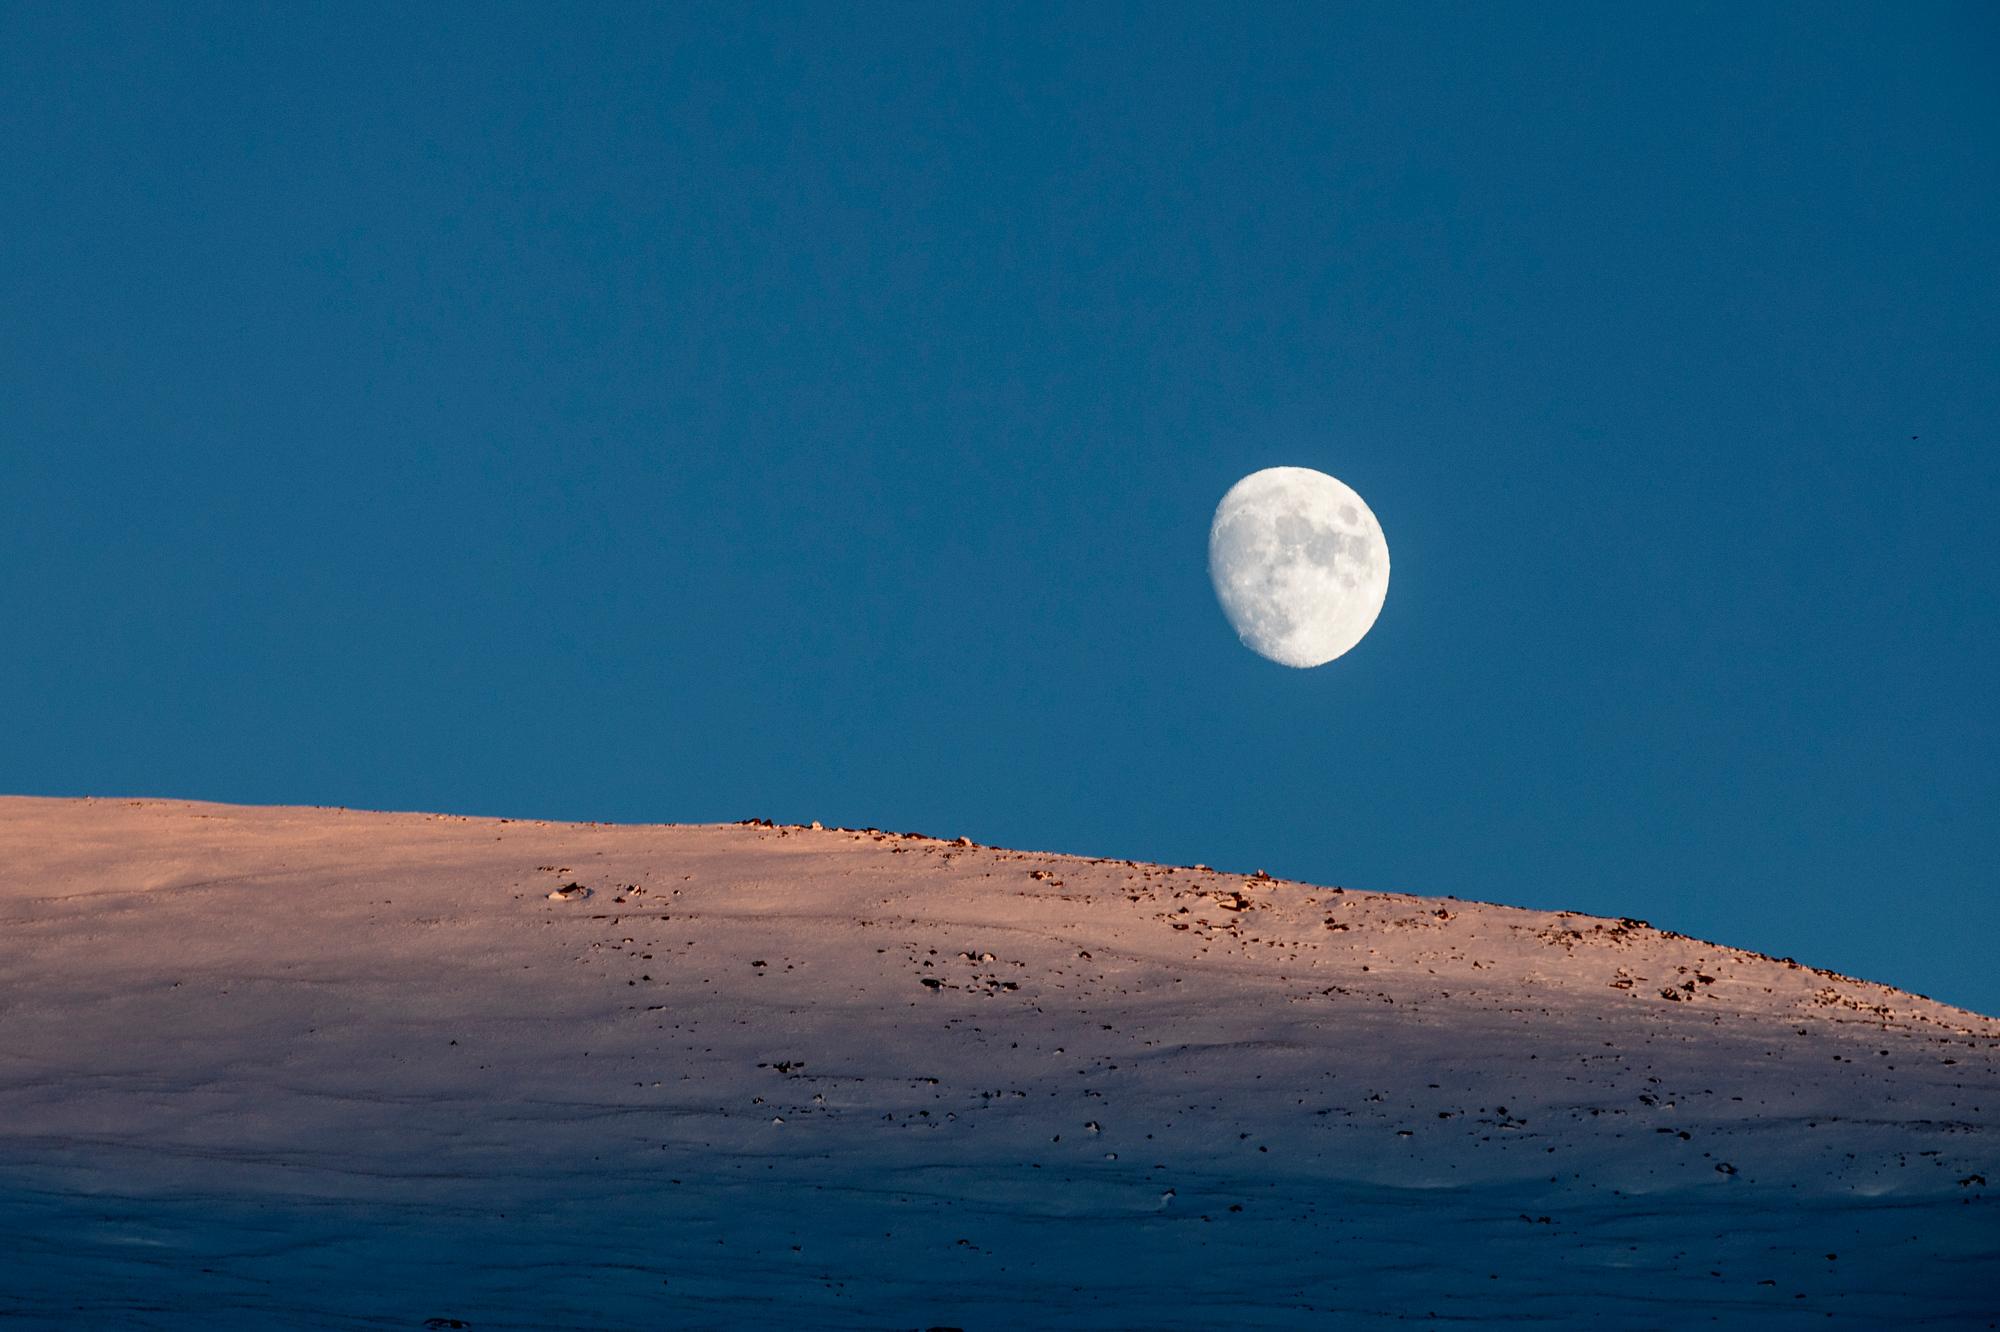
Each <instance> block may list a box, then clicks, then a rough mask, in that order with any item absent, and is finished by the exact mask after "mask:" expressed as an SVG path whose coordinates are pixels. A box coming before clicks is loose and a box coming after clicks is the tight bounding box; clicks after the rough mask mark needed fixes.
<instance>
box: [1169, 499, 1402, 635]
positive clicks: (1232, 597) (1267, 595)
mask: <svg viewBox="0 0 2000 1332" xmlns="http://www.w3.org/2000/svg"><path fill="white" fill-rule="evenodd" d="M1208 576H1209V578H1210V579H1212V580H1213V581H1214V583H1215V599H1216V600H1217V601H1219V602H1221V603H1222V613H1223V614H1224V615H1226V616H1227V617H1229V624H1230V627H1231V628H1233V629H1234V630H1236V636H1237V637H1238V638H1241V639H1242V640H1243V646H1245V647H1247V648H1249V649H1250V650H1251V651H1252V652H1255V653H1256V654H1257V655H1258V656H1260V657H1266V658H1269V659H1270V660H1272V661H1275V662H1278V663H1279V664H1281V665H1285V666H1297V667H1299V668H1301V669H1303V668H1305V667H1309V666H1324V665H1325V664H1326V663H1327V662H1329V661H1332V660H1333V659H1334V658H1335V657H1338V656H1340V655H1341V654H1343V653H1345V652H1347V651H1348V650H1349V649H1351V648H1352V647H1353V646H1354V645H1355V644H1356V643H1359V642H1360V641H1361V640H1362V638H1363V637H1364V636H1365V635H1366V634H1367V633H1368V631H1369V630H1370V629H1371V628H1373V627H1374V625H1375V617H1376V616H1377V615H1380V614H1381V613H1382V599H1383V598H1384V597H1386V596H1387V595H1388V594H1389V543H1388V542H1387V541H1386V540H1385V539H1384V538H1383V536H1382V524H1381V523H1379V522H1377V521H1376V519H1375V514H1374V512H1373V511H1372V510H1371V509H1369V507H1368V505H1367V504H1366V503H1365V502H1364V501H1363V500H1362V498H1361V496H1359V495H1357V494H1355V493H1354V491H1353V490H1351V489H1350V488H1348V486H1346V485H1345V484H1344V483H1342V482H1340V481H1337V480H1335V479H1334V478H1333V477H1330V476H1328V475H1327V474H1326V473H1325V472H1315V471H1314V470H1313V469H1312V468H1310V467H1267V468H1265V469H1264V470H1263V471H1261V472H1252V473H1251V474H1250V475H1248V476H1246V477H1244V478H1243V479H1242V480H1241V481H1238V482H1237V483H1236V484H1235V485H1233V486H1231V487H1230V488H1229V493H1228V494H1226V495H1224V496H1223V497H1222V503H1220V504H1218V505H1216V506H1215V522H1214V524H1213V525H1212V526H1210V528H1209V529H1208Z"/></svg>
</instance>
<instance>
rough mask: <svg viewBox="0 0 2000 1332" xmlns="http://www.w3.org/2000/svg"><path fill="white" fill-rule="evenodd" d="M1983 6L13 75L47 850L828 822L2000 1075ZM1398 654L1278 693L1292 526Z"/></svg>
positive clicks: (215, 52) (27, 650) (1995, 383)
mask: <svg viewBox="0 0 2000 1332" xmlns="http://www.w3.org/2000/svg"><path fill="white" fill-rule="evenodd" d="M1996 60H2000V22H1996V19H1995V17H1994V11H1993V10H1992V9H1991V8H1990V7H1986V6H1979V5H1963V6H1941V5H1907V4H1899V5H1894V6H1889V5H1882V6H1863V5H1837V6H1825V5H1795V6H1784V5H1760V6H1748V7H1745V6H1733V5H1731V6H1724V5H1717V6H1707V7H1704V6H1696V5H1676V6H1666V7H1659V8H1656V9H1652V10H1646V11H1636V10H1634V9H1633V8H1631V7H1613V6H1602V5H1578V6H1569V7H1564V6H1550V5H1535V6H1526V5H1523V6H1512V7H1504V6H1467V5H1400V4H1399V5H1389V4H1381V5H1363V6H1355V7H1347V8H1340V7H1334V6H1328V5H1320V4H1300V5H1268V6H1249V7H1234V8H1218V7H1214V6H1158V5H1148V6H1131V7H1119V6H1111V5H1086V6H1065V7H1047V8H1043V7H1033V6H1025V7H1024V6H1007V7H990V8H974V7H966V6H952V7H939V6H935V5H911V6H887V5H868V6H863V7H860V8H858V9H852V10H850V9H846V8H843V7H836V6H830V5H814V6H806V7H801V8H788V7H784V6H761V7H754V8H753V7H748V6H745V7H725V8H712V9H698V8H694V7H688V6H648V7H636V6H635V7H619V6H587V7H586V6H545V5H544V6H532V5H518V6H504V5H494V6H480V7H478V8H477V9H476V10H474V9H468V8H465V7H456V8H454V7H446V6H418V7H414V8H412V7H409V6H393V7H390V6H384V7H372V6H367V5H340V6H330V5H329V6H319V7H308V6H270V7H266V8H262V9H258V8H253V7H247V6H240V5H229V6H200V5H190V6H175V7H172V8H161V7H159V6H130V7H123V6H118V5H114V4H102V5H89V6H55V5H35V6H30V5H13V6H8V7H6V8H5V9H4V10H0V125H4V136H0V217H4V218H5V219H6V220H5V223H4V232H3V233H0V239H4V243H3V244H0V625H4V627H5V630H6V643H5V651H4V652H0V708H4V720H5V730H6V732H7V733H8V734H7V739H6V741H5V743H4V744H0V789H4V790H7V791H12V792H19V793H39V794H82V793H117V794H127V793H136V794H153V795H170V796H185V797H196V798H203V799H215V800H230V801H245V802H301V803H313V804H347V805H355V806H376V807H395V808H422V809H438V810H452V811H460V812H468V813H493V814H505V815H516V816H547V817H558V818H575V819H607V820H712V819H733V818H741V817H746V816H753V815H769V816H771V817H774V818H778V819H781V820H795V821H804V820H809V819H815V818H817V819H822V820H825V821H827V822H829V823H849V824H875V825H881V826H885V827H892V828H899V829H900V828H907V829H919V830H925V831H932V832H937V833H941V834H948V835H957V834H960V833H964V834H968V835H970V836H973V837H975V838H977V839H979V840H981V841H988V842H996V843H1004V844H1012V845H1021V846H1030V847H1041V848H1052V849H1059V850H1065V851H1076V852H1086V853H1093V854H1111V855H1120V856H1133V857H1143V858H1150V859H1162V860H1168V861H1176V862H1189V861H1197V860H1199V861H1205V862H1208V863H1212V864H1216V865H1220V866H1226V867H1233V868H1242V869H1249V868H1252V867H1264V868H1267V869H1269V870H1270V871H1271V872H1273V873H1275V874H1281V875H1286V876H1294V877H1300V878H1306V879H1312V880H1317V881H1321V882H1333V883H1342V884H1347V885H1350V886H1356V887H1367V888H1382V889H1402V890H1410V891H1419V892H1428V893H1450V894H1457V895H1460V896H1465V897H1477V898H1484V899H1490V900H1497V901H1505V902H1512V903H1517V904H1521V905H1529V906H1544V907H1573V908H1578V909H1584V910H1590V911H1595V912H1601V913H1607V914H1613V915H1634V916H1642V917H1645V918H1648V919H1650V920H1652V921H1654V922H1655V923H1657V924H1661V925H1664V926H1667V927H1670V928H1674V929H1679V930H1682V931H1685V932H1688V933H1693V934H1698V935H1702V936H1706V937H1712V938H1717V939H1721V940H1724V941H1727V942H1731V943H1736V944H1740V945H1743V946H1747V947H1753V948H1757V949H1761V950H1765V951H1769V952H1774V953H1778V954H1790V955H1796V956H1798V957H1800V958H1801V959H1803V960H1807V961H1812V962H1815V963H1819V964H1822V965H1826V966H1831V967H1835V968H1838V969H1840V970H1844V971H1850V972H1855V973H1858V974H1862V975H1866V976H1869V977H1871V978H1876V979H1882V980H1888V981H1892V982H1895V983H1898V984H1902V985H1905V986H1908V987H1911V988H1914V989H1917V990H1920V991H1924V992H1926V993H1931V994H1934V995H1935V996H1937V997H1939V998H1944V999H1948V1000H1953V1001H1956V1002H1960V1003H1965V1004H1968V1005H1971V1006H1974V1007H1979V1008H1982V1009H1984V1010H1985V1011H1987V1012H1996V1011H2000V968H1996V967H1995V966H1994V964H1993V960H1992V959H1993V955H1994V954H1993V947H1994V943H1993V941H1994V939H1995V937H1996V933H2000V905H1997V904H1996V902H1995V898H1994V893H1993V887H1994V883H1993V877H1994V876H1993V870H1992V865H1993V863H1994V838H1993V828H1994V827H1995V826H2000V799H1996V796H2000V791H1996V780H1995V755H1996V754H2000V735H1996V729H2000V728H1996V725H1995V716H1996V709H1995V702H1994V689H1995V683H1996V671H1995V665H1994V663H1995V661H1996V657H2000V651H1996V650H1997V649H2000V630H1996V626H1995V614H1994V607H1995V605H1996V591H2000V588H1996V572H1995V571H1996V566H2000V536H1996V532H1997V531H2000V526H1997V525H1996V522H1995V517H1994V514H1995V511H1996V501H2000V438H1997V437H1996V430H1995V425H1996V417H1997V416H2000V348H1996V341H2000V340H1997V339H1996V332H2000V313H1996V312H2000V247H1996V246H1995V245H1994V243H1993V226H1994V222H1993V218H1994V213H1995V207H1996V204H2000V188H1996V187H2000V131H1997V130H1996V127H2000V84H1996V82H1995V80H1994V79H1993V78H1992V69H1993V68H1994V66H1995V63H1996ZM1275 464H1293V465H1300V466H1310V467H1315V468H1318V469H1320V470H1323V471H1327V472H1330V473H1332V474H1334V475H1336V476H1338V477H1340V478H1342V479H1343V480H1345V481H1347V482H1348V483H1349V484H1351V485H1353V486H1354V487H1355V488H1356V489H1357V490H1358V491H1360V493H1361V494H1362V495H1363V496H1364V497H1366V499H1367V500H1368V502H1369V504H1370V505H1371V506H1372V507H1373V508H1374V510H1375V512H1376V513H1377V514H1378V515H1379V517H1380V518H1381V521H1382V524H1383V527H1384V529H1385V531H1386V533H1387V535H1388V538H1389V542H1390V546H1391V549H1392V552H1393V556H1394V561H1395V565H1394V568H1395V572H1394V580H1393V583H1392V585H1391V587H1390V592H1389V599H1388V603H1387V605H1386V607H1385V608H1384V610H1383V613H1382V617H1381V620H1380V621H1379V622H1378V624H1377V626H1376V628H1375V630H1374V632H1373V633H1372V634H1371V635H1370V636H1369V637H1368V638H1367V639H1366V640H1365V641H1364V642H1363V643H1362V644H1361V646H1360V647H1359V648H1357V649H1356V650H1355V651H1354V652H1353V653H1351V654H1349V655H1348V656H1347V657H1344V658H1342V659H1340V660H1339V661H1336V662H1334V663H1333V664H1332V665H1330V666H1327V667H1325V668H1322V669H1319V670H1314V671H1305V672H1299V671H1292V670H1287V669H1285V668H1282V667H1278V666H1274V665H1272V664H1270V663H1268V662H1265V661H1262V660H1260V659H1259V658H1257V657H1255V656H1253V655H1252V654H1250V653H1249V652H1247V651H1246V650H1244V649H1243V648H1242V647H1241V646H1240V645H1239V644H1238V643H1237V642H1236V641H1235V639H1234V638H1233V636H1232V635H1231V634H1230V632H1229V630H1228V627H1227V625H1226V624H1225V622H1224V621H1223V619H1222V616H1221V614H1220V613H1219V611H1218V609H1217V607H1216V605H1215V602H1214V599H1213V596H1212V595H1211V593H1210V590H1209V587H1208V583H1207V577H1206V571H1205V566H1204V559H1205V554H1206V536H1207V526H1208V521H1209V518H1210V515H1211V513H1212V511H1213V508H1214V505H1215V503H1216V501H1217V500H1218V499H1219V498H1220V497H1221V495H1222V493H1223V491H1224V490H1226V489H1227V488H1228V487H1229V485H1230V484H1231V483H1232V482H1234V481H1235V480H1236V479H1237V478H1238V477H1240V476H1242V475H1244V474H1245V473H1247V472H1249V471H1252V470H1255V469H1257V468H1259V467H1264V466H1270V465H1275Z"/></svg>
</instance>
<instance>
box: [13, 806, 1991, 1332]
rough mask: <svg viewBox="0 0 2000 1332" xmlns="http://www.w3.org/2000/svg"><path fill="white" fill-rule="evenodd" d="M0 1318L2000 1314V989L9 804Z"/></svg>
mask: <svg viewBox="0 0 2000 1332" xmlns="http://www.w3.org/2000/svg"><path fill="white" fill-rule="evenodd" d="M0 938H4V943H0V1239H4V1241H5V1242H4V1246H0V1315H14V1316H16V1317H18V1318H24V1319H25V1320H26V1322H27V1323H28V1324H29V1325H36V1324H46V1325H51V1326H53V1325H59V1324H74V1323H77V1322H84V1321H96V1322H99V1323H112V1322H115V1323H117V1324H119V1325H122V1326H162V1327H168V1326H174V1327H178V1326H193V1325H197V1324H200V1323H203V1322H204V1321H205V1320H206V1319H213V1318H214V1317H216V1316H218V1315H219V1316H220V1317H221V1318H222V1319H223V1320H224V1321H225V1322H226V1321H237V1322H244V1323H251V1322H258V1321H260V1320H261V1321H265V1322H269V1323H271V1324H273V1325H286V1326H292V1325H301V1324H311V1325H322V1326H340V1327H418V1326H422V1325H424V1322H425V1320H426V1319H433V1318H436V1319H457V1320H460V1321H462V1322H464V1323H467V1324H470V1325H471V1326H473V1327H477V1328H495V1327H554V1326H592V1327H660V1326H741V1325H744V1324H746V1323H750V1322H754V1321H757V1320H763V1321H766V1322H772V1323H781V1324H783V1323H789V1324H794V1325H800V1326H814V1327H821V1326H825V1327H867V1328H881V1327H899V1326H907V1327H932V1326H956V1327H964V1328H1007V1327H1032V1326H1046V1327H1135V1328H1157V1327H1178V1326H1231V1327H1294V1326H1326V1325H1328V1324H1329V1323H1333V1324H1336V1325H1341V1326H1375V1325H1391V1324H1396V1323H1400V1322H1403V1321H1428V1320H1430V1319H1431V1318H1433V1317H1436V1318H1442V1319H1456V1320H1459V1321H1462V1322H1463V1321H1469V1322H1472V1323H1475V1324H1478V1325H1496V1324H1505V1323H1520V1324H1522V1325H1526V1326H1578V1327H1584V1326H1607V1325H1616V1326H1623V1327H1652V1326H1657V1327H1667V1326H1674V1327H1680V1326H1683V1325H1685V1324H1686V1323H1688V1322H1690V1321H1693V1322H1698V1323H1701V1324H1703V1325H1709V1326H1715V1325H1723V1326H1740V1327H1760V1328H1761V1327H1782V1326H1789V1325H1797V1326H1813V1327H1825V1326H1829V1325H1832V1326H1851V1327H1869V1328H1874V1327H1882V1326H1888V1325H1899V1326H1923V1325H1935V1326H1988V1325H1992V1324H1993V1323H1995V1322H1996V1321H2000V1295H1996V1294H1995V1293H1994V1292H1995V1291H2000V1198H1996V1194H1995V1192H1994V1190H1993V1188H1992V1187H1990V1186H1989V1185H1988V1184H1987V1182H1986V1181H1988V1180H1994V1181H1996V1182H2000V1148H1997V1147H1996V1128H2000V1022H1996V1021H1994V1020H1993V1019H1990V1018H1986V1017H1981V1016H1978V1015H1975V1014H1972V1013H1968V1012H1965V1011H1962V1010H1957V1009H1953V1008H1949V1007H1946V1006H1944V1005H1940V1004H1936V1003H1933V1002H1931V1001H1929V1000H1925V999H1921V998H1918V997H1916V996H1913V995H1909V994H1905V993H1902V992H1899V991H1896V990H1893V989H1889V988H1887V987H1884V986H1880V985H1874V984H1870V983H1866V982H1862V981H1856V980H1852V979H1849V978H1845V977H1840V976H1835V975H1831V974H1829V973H1825V972H1819V971H1815V970H1813V969H1811V968H1808V967H1803V966H1800V965H1797V964H1795V963H1791V962H1787V961H1783V960H1774V959H1771V958H1766V957H1762V956H1759V955H1756V954H1751V953H1746V952H1742V951H1739V950H1736V949H1731V948H1726V947H1722V946H1719V945H1715V944H1709V943H1703V942H1701V941H1698V940H1694V939H1688V938H1684V937H1680V936H1677V935H1672V934H1669V933H1665V932H1661V931H1658V930H1654V929H1652V928H1650V927H1648V926H1645V925H1644V924H1642V923H1640V922H1635V921H1610V920H1600V919H1595V918H1590V917H1584V916H1577V915H1570V914H1563V913H1547V912H1530V911H1519V910H1514V909H1511V908H1506V907H1498V906H1488V905H1480V904H1474V903H1467V902H1459V901H1454V900H1448V899H1433V898H1420V897H1407V896H1396V895H1384V894H1364V893H1358V892H1343V891H1341V890H1340V889H1337V888H1324V887H1312V886H1308V885H1303V884H1293V883H1283V882H1276V881H1271V880H1266V879H1262V878H1260V877H1248V878H1246V877H1245V876H1243V875H1231V874H1222V873H1218V872H1214V871H1210V870H1206V869H1201V868H1193V869H1190V868H1174V867H1164V866H1154V865H1144V864H1133V863H1129V862H1125V861H1105V860H1089V859H1082V858H1076V857H1068V856H1056V855H1045V854H1038V853H1023V852H1014V851H1005V850H998V849H993V848H986V847H978V846H973V845H970V844H968V843H953V842H944V841H938V840H934V839H929V838H922V837H914V836H898V835H893V834H886V833H880V832H874V831H863V832H853V831H839V830H816V829H801V828H772V827H758V826H740V825H739V826H727V827H715V826H666V827H628V826H601V825H576V824H548V823H530V822H510V821H506V820H488V819H464V818H456V817H448V816H435V815H411V814H368V813H355V812H348V811H340V810H313V809H243V808H234V807H227V806H213V805H198V804H189V803H184V802H171V801H123V800H117V801H113V800H89V801H63V800H40V799H7V800H0Z"/></svg>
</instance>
